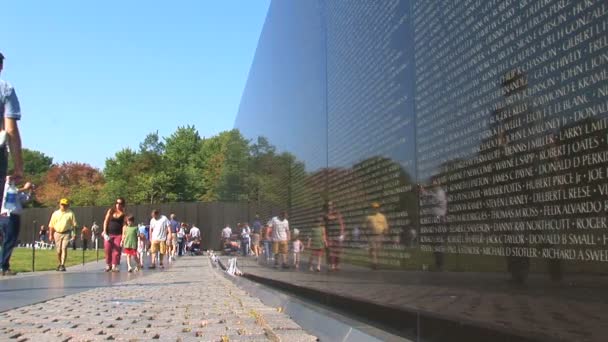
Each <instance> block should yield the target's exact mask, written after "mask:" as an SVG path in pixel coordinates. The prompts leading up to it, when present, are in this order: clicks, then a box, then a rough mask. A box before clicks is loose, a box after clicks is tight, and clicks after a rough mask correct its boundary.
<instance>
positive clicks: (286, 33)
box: [235, 0, 608, 341]
mask: <svg viewBox="0 0 608 342" xmlns="http://www.w3.org/2000/svg"><path fill="white" fill-rule="evenodd" d="M235 126H236V128H239V129H240V130H241V131H242V132H244V134H245V136H246V137H248V138H250V139H256V138H257V137H258V136H264V137H267V138H268V141H269V142H270V144H273V145H275V146H276V147H277V150H278V151H280V152H288V153H290V156H291V157H293V159H292V160H290V161H289V162H288V163H285V164H281V165H273V167H277V168H284V169H285V173H286V174H288V177H287V178H286V179H285V181H284V182H283V183H281V187H282V188H284V189H285V193H286V194H287V195H286V197H285V198H284V199H283V200H282V201H281V203H279V204H280V206H283V207H285V208H287V209H288V211H289V214H290V221H291V223H292V227H295V228H298V229H299V230H300V231H301V235H302V236H304V237H306V236H308V235H309V233H310V230H311V228H313V227H315V226H316V225H317V224H318V222H319V217H320V216H322V222H321V224H322V225H324V226H325V228H326V231H327V240H328V245H329V246H328V248H327V249H326V251H325V258H324V264H325V265H327V267H328V268H329V269H330V270H332V269H342V271H341V272H342V273H341V274H342V276H343V277H350V276H351V274H353V273H348V272H350V271H353V270H360V269H359V268H357V267H361V266H364V267H371V268H372V269H380V270H381V271H380V272H375V273H370V274H379V275H378V276H376V277H380V278H381V279H382V284H388V283H390V284H391V286H393V285H394V284H395V283H396V284H398V285H394V286H397V288H398V289H399V291H406V292H404V293H408V292H407V291H414V290H413V289H412V287H407V288H406V287H399V286H404V284H406V283H407V282H408V281H410V279H412V280H411V281H413V282H417V284H427V285H432V286H435V287H434V288H437V287H438V288H439V289H444V290H445V289H449V291H452V292H450V293H455V295H454V296H455V298H458V299H456V300H455V301H456V302H454V303H453V305H451V304H445V303H444V305H445V306H444V307H443V308H444V309H441V308H442V306H441V305H439V306H437V307H433V306H432V304H430V303H432V302H433V301H434V300H435V299H429V298H427V299H426V301H422V302H420V303H418V302H417V304H416V305H414V304H413V301H409V302H399V301H397V303H396V304H395V303H394V302H391V303H392V304H394V305H396V306H399V307H400V308H402V309H403V310H406V309H412V310H419V309H424V310H427V311H426V312H442V311H443V310H447V311H450V312H451V314H453V315H456V316H458V315H465V316H467V319H471V320H472V321H474V322H477V323H479V322H484V324H488V326H489V327H494V328H497V327H499V326H500V327H501V328H504V327H505V325H506V326H507V327H508V328H509V329H510V331H511V332H513V333H514V334H515V335H517V336H519V337H522V336H525V337H527V338H539V339H545V338H549V337H550V338H561V339H564V340H598V341H599V340H602V339H603V337H605V336H607V335H605V334H606V333H608V328H606V327H605V324H600V322H599V321H597V315H596V313H597V312H599V311H601V310H604V309H608V308H607V307H604V306H608V304H605V303H608V299H607V298H605V296H604V295H601V294H599V293H598V292H594V291H595V287H594V286H598V287H599V288H602V286H603V285H597V284H604V285H606V284H605V283H606V281H605V280H603V279H604V278H602V277H600V275H602V274H606V273H608V267H607V266H606V265H608V264H607V262H608V248H607V247H606V246H607V244H608V215H607V213H608V181H607V179H608V148H607V144H608V141H607V139H608V4H607V3H606V2H605V1H600V0H585V1H567V0H519V1H515V0H513V1H503V0H500V1H499V0H488V1H468V0H460V1H459V0H445V1H439V0H436V1H414V0H412V1H407V0H401V1H399V0H388V1H325V0H320V1H317V2H315V1H306V2H286V1H273V2H272V5H271V8H270V11H269V14H268V19H267V22H266V25H265V28H264V31H263V33H262V37H261V39H260V44H259V46H258V51H257V53H256V58H255V60H254V63H253V65H252V69H251V74H250V77H249V80H248V84H247V87H246V89H245V92H244V94H243V100H242V103H241V107H240V109H239V115H238V118H237V122H236V124H235ZM286 132H289V133H286ZM277 153H279V152H277ZM272 214H276V213H270V212H268V213H264V215H267V216H270V215H272ZM382 270H390V271H387V272H393V273H382V272H383V271H382ZM427 271H437V273H429V272H427ZM370 272H371V271H370ZM451 272H460V273H451ZM428 274H431V275H428ZM448 274H449V276H448ZM460 277H462V278H460ZM413 279H415V280H413ZM421 279H422V280H421ZM468 279H475V280H476V281H477V282H478V283H479V284H477V283H475V284H473V283H468V282H467V281H468ZM292 280H293V281H294V282H295V278H294V279H292ZM330 281H332V280H330ZM336 281H337V280H336ZM501 281H502V282H503V283H504V284H509V285H504V287H503V285H502V284H503V283H501ZM455 283H458V284H459V287H458V286H457V287H458V289H456V287H454V286H453V285H454V284H455ZM499 283H500V284H501V285H497V284H499ZM463 284H467V285H463ZM483 284H486V285H487V284H493V285H491V286H492V288H493V289H494V291H495V292H493V294H492V296H495V295H496V294H500V295H507V297H504V298H511V299H513V300H516V302H517V305H516V306H517V308H515V307H514V306H513V305H515V304H512V303H511V304H507V303H506V300H505V299H504V298H503V300H501V299H500V298H499V297H491V298H493V299H492V301H493V302H492V303H484V299H483V298H487V296H489V295H488V294H486V297H483V298H482V297H476V296H474V295H472V294H471V292H469V291H482V292H483V291H486V290H480V289H483V288H485V287H484V286H485V285H483ZM581 284H586V285H581ZM589 284H596V285H589ZM478 285H479V288H478ZM482 285H483V286H482ZM369 286H370V288H372V287H373V286H372V285H369ZM488 286H490V285H488ZM510 286H515V288H516V289H517V290H514V288H512V287H510ZM518 286H521V287H518ZM525 286H527V287H525ZM586 286H591V289H590V288H588V287H586ZM585 288H586V289H587V290H589V292H585V291H586V290H585ZM391 289H393V292H391V291H388V292H391V293H393V294H395V295H396V296H397V297H399V296H401V295H402V294H403V293H401V292H399V293H397V292H395V291H397V290H395V288H393V287H391ZM426 289H427V290H428V287H426ZM384 290H386V289H384ZM380 291H382V289H381V290H380ZM428 291H431V290H428ZM438 291H439V290H438ZM445 291H448V290H445ZM513 291H515V292H513ZM414 292H415V291H414ZM414 292H412V293H414ZM483 293H485V292H483ZM518 296H519V297H518ZM364 297H365V296H364ZM372 297H373V298H376V297H374V296H371V295H370V296H369V297H366V298H367V300H369V301H376V302H377V301H378V299H377V298H376V299H373V298H372ZM400 298H401V297H400ZM417 298H420V297H417ZM433 298H435V297H433ZM514 298H515V299H514ZM586 300H592V301H594V304H593V305H591V304H589V303H586V302H585V301H586ZM457 301H461V302H457ZM566 301H569V302H567V303H566ZM463 303H466V305H465V304H463ZM469 304H470V306H467V305H469ZM602 305H604V306H602ZM446 306H447V307H449V308H450V309H449V310H448V309H445V307H446ZM486 306H490V307H493V308H494V309H496V310H494V309H487V308H486ZM465 307H466V308H465ZM565 307H569V308H571V309H572V308H575V309H572V310H575V311H577V312H578V314H577V315H568V316H564V314H563V312H562V313H559V312H561V311H564V310H565V309H564V310H562V309H563V308H565ZM459 308H462V310H460V311H458V310H459ZM484 308H486V309H487V310H486V309H484ZM497 308H500V310H499V309H497ZM558 308H559V309H558ZM484 310H485V311H484ZM501 310H502V311H501ZM509 310H512V311H509ZM518 310H519V311H518ZM552 310H554V311H552ZM452 311H454V312H452ZM478 311H479V312H478ZM481 311H483V312H485V313H486V315H485V316H484V315H483V314H480V312H481ZM499 311H501V312H499ZM507 311H508V312H509V315H511V316H508V315H507V314H505V312H507ZM416 312H418V311H416ZM593 312H596V313H593ZM443 313H444V314H446V313H445V312H443ZM493 315H494V316H493ZM456 316H454V317H456ZM450 317H452V316H450ZM582 317H586V319H581V318H582ZM500 322H503V323H500ZM504 322H506V323H504ZM594 322H595V323H594ZM596 323H597V324H596ZM416 329H420V327H418V328H416ZM539 329H540V330H543V331H544V332H542V333H540V334H539V333H537V330H539ZM522 338H523V337H522Z"/></svg>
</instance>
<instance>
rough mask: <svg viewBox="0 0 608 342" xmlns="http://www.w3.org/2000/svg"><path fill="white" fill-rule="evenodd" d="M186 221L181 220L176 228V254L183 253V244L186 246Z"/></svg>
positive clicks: (180, 254)
mask: <svg viewBox="0 0 608 342" xmlns="http://www.w3.org/2000/svg"><path fill="white" fill-rule="evenodd" d="M186 227H187V225H186V223H185V222H182V223H181V224H180V227H179V229H178V230H177V234H176V235H177V255H178V256H180V257H181V256H182V255H184V246H186Z"/></svg>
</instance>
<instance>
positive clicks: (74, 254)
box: [11, 248, 103, 272]
mask: <svg viewBox="0 0 608 342" xmlns="http://www.w3.org/2000/svg"><path fill="white" fill-rule="evenodd" d="M99 258H100V259H103V250H100V251H99ZM95 260H97V259H96V252H95V250H87V251H86V252H85V254H84V261H85V262H89V261H95ZM79 264H82V250H81V249H77V250H75V251H73V250H72V249H69V250H68V259H67V261H66V266H74V265H79ZM35 267H36V271H49V270H54V269H55V268H56V267H57V254H56V252H55V250H54V249H52V250H50V249H44V250H40V249H37V250H36V260H35ZM11 269H12V270H13V271H15V272H31V271H32V249H31V248H15V249H14V250H13V256H12V257H11Z"/></svg>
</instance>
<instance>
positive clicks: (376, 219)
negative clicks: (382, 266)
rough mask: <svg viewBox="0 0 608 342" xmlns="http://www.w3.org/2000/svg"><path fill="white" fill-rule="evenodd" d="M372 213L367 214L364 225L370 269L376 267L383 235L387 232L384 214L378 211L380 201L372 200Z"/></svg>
mask: <svg viewBox="0 0 608 342" xmlns="http://www.w3.org/2000/svg"><path fill="white" fill-rule="evenodd" d="M371 207H372V210H373V211H374V214H372V215H369V216H367V218H366V220H365V221H366V222H365V225H366V227H367V232H368V234H369V254H370V256H371V259H372V260H371V261H372V264H371V267H372V269H374V270H376V269H378V252H379V251H380V250H381V249H382V243H383V242H384V236H385V235H386V234H388V221H387V220H386V216H384V214H382V213H381V212H380V203H378V202H372V204H371Z"/></svg>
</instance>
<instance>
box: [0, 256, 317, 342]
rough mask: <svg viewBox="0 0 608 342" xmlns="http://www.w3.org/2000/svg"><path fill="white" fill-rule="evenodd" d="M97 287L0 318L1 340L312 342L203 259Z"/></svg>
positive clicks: (277, 310)
mask: <svg viewBox="0 0 608 342" xmlns="http://www.w3.org/2000/svg"><path fill="white" fill-rule="evenodd" d="M144 272H154V274H151V275H147V276H146V277H137V278H136V279H134V280H130V281H127V282H123V283H120V284H118V285H116V286H112V287H109V288H97V289H93V290H89V291H85V292H81V293H78V294H74V295H70V296H66V297H63V298H58V299H53V300H50V301H47V302H44V303H40V304H35V305H30V306H25V307H21V308H18V309H14V310H10V311H6V312H4V313H2V314H0V340H2V341H4V340H9V339H14V340H15V341H36V342H41V341H98V340H122V341H148V340H153V339H159V340H162V341H268V340H271V341H295V342H297V341H315V340H316V338H315V337H314V336H311V335H309V334H308V333H306V332H305V331H304V330H302V328H300V326H298V325H297V324H296V323H295V322H293V321H292V320H291V319H289V317H287V316H286V315H285V314H283V313H281V312H280V311H281V310H280V308H272V307H268V306H265V305H264V304H262V303H261V302H260V301H259V300H258V299H256V298H254V297H251V296H249V295H248V294H247V293H245V292H244V291H242V290H241V289H239V288H238V287H236V286H235V285H234V284H233V283H232V282H231V281H230V280H228V279H226V278H225V277H224V276H223V275H222V274H220V273H219V271H218V270H214V269H212V267H211V265H210V263H209V261H208V259H207V258H206V257H184V258H181V259H180V260H178V262H177V263H176V264H175V265H174V266H173V267H172V268H170V269H168V270H165V271H150V270H145V271H144Z"/></svg>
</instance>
